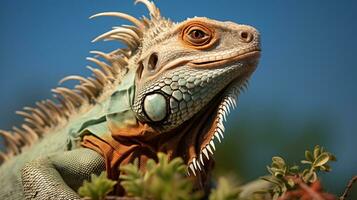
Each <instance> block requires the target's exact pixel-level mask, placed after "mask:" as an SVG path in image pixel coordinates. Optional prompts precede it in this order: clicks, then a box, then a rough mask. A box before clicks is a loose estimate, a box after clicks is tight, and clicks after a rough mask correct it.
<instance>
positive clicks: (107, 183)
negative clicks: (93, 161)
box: [78, 172, 116, 200]
mask: <svg viewBox="0 0 357 200" xmlns="http://www.w3.org/2000/svg"><path fill="white" fill-rule="evenodd" d="M115 184H116V181H112V180H110V179H108V178H107V174H106V173H105V172H102V173H101V174H100V175H99V176H96V175H95V174H92V175H91V181H90V182H89V181H84V183H83V186H82V187H80V188H79V189H78V194H79V195H80V196H81V197H88V198H90V199H91V200H103V199H104V198H105V197H106V195H107V194H108V193H109V192H111V191H112V190H113V187H114V185H115Z"/></svg>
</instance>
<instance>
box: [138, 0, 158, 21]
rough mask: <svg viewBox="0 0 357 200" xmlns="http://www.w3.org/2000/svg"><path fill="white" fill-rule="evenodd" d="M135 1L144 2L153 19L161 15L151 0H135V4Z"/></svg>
mask: <svg viewBox="0 0 357 200" xmlns="http://www.w3.org/2000/svg"><path fill="white" fill-rule="evenodd" d="M137 3H142V4H144V5H145V6H146V7H147V8H148V10H149V12H150V16H151V17H153V18H155V19H159V18H160V17H161V15H160V10H159V9H158V8H157V7H156V6H155V4H154V3H153V2H152V1H148V0H136V1H135V4H137Z"/></svg>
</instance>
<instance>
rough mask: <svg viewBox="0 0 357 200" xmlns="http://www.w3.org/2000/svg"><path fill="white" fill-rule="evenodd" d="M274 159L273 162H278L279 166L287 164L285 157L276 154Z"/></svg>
mask: <svg viewBox="0 0 357 200" xmlns="http://www.w3.org/2000/svg"><path fill="white" fill-rule="evenodd" d="M272 161H273V164H274V163H275V164H277V165H278V166H279V167H283V166H285V165H286V164H285V160H284V159H283V158H281V157H279V156H274V157H273V158H272Z"/></svg>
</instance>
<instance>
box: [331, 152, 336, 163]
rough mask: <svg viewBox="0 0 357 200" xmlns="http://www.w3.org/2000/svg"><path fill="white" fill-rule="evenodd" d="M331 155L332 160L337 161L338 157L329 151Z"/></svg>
mask: <svg viewBox="0 0 357 200" xmlns="http://www.w3.org/2000/svg"><path fill="white" fill-rule="evenodd" d="M329 156H330V161H337V158H336V156H335V155H333V154H332V153H329Z"/></svg>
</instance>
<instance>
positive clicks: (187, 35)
mask: <svg viewBox="0 0 357 200" xmlns="http://www.w3.org/2000/svg"><path fill="white" fill-rule="evenodd" d="M181 39H182V41H183V42H185V44H186V45H189V46H190V47H192V48H195V49H206V48H209V47H211V46H212V44H214V42H215V41H216V36H215V32H214V30H213V29H212V28H211V27H209V26H207V25H205V24H204V23H203V22H199V21H194V22H191V23H189V24H188V25H186V27H184V28H183V30H182V33H181Z"/></svg>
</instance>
